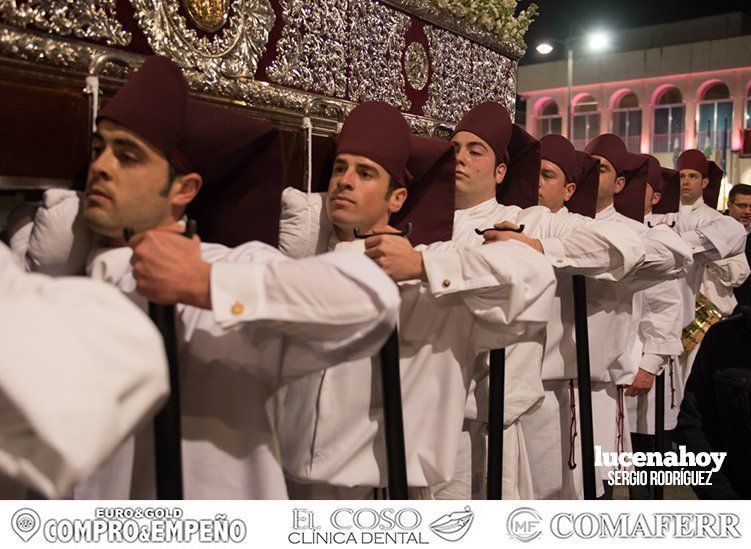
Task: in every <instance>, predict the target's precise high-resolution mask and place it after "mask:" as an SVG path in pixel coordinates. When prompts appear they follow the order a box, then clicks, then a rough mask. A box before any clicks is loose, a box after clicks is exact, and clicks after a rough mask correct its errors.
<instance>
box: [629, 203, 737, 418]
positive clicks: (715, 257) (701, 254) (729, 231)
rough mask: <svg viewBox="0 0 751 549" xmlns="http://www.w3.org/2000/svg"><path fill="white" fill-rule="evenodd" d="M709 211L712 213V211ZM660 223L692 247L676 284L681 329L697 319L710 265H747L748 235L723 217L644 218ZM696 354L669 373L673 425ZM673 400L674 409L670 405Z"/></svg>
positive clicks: (680, 359) (683, 357)
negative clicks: (669, 226) (690, 260)
mask: <svg viewBox="0 0 751 549" xmlns="http://www.w3.org/2000/svg"><path fill="white" fill-rule="evenodd" d="M707 209H710V210H711V208H707ZM661 222H666V223H668V224H674V230H675V231H676V232H677V233H678V234H679V235H681V238H683V239H684V240H685V241H686V242H687V243H688V244H689V246H690V247H691V253H692V254H693V258H694V261H693V263H692V264H691V265H690V266H689V267H688V268H687V269H686V273H685V276H683V277H680V278H679V279H678V280H677V285H678V289H679V291H680V294H681V298H680V301H681V314H680V315H679V318H680V324H681V328H682V327H684V326H686V325H688V324H689V323H690V322H691V321H692V320H693V319H694V315H695V303H696V296H697V293H698V292H699V288H700V285H701V284H702V278H703V275H704V271H705V268H706V266H707V265H708V264H710V262H714V263H717V262H719V261H724V260H728V261H730V262H731V263H736V262H741V261H742V262H744V263H747V262H746V258H745V253H744V250H745V238H746V231H745V229H744V228H743V225H741V224H740V223H738V222H737V221H735V220H734V219H733V218H731V217H729V216H724V215H705V216H701V215H692V214H691V213H688V214H687V213H685V212H683V213H677V214H675V213H671V214H650V215H648V216H646V218H645V223H650V224H651V225H653V226H654V225H656V224H658V223H661ZM697 350H698V346H697V347H696V348H695V349H694V350H693V351H692V352H691V353H685V352H683V351H682V350H681V353H680V354H679V356H678V361H677V364H676V365H674V367H673V370H672V376H671V375H670V374H671V372H670V371H668V372H667V377H666V379H665V387H666V400H665V402H666V405H665V406H666V413H667V415H666V418H667V419H670V422H671V424H672V422H673V419H672V416H673V415H674V414H677V413H678V411H679V409H680V404H681V401H682V400H683V391H684V387H685V383H686V381H687V380H688V375H689V373H690V370H691V363H692V362H693V357H694V356H695V354H696V352H697ZM671 377H672V384H671ZM671 389H672V390H671ZM671 400H672V403H673V404H674V406H672V405H671ZM649 414H651V412H650V411H649V408H648V409H647V419H648V418H649ZM652 415H653V414H652ZM667 419H666V428H669V427H667V425H668V422H667ZM650 421H651V420H650ZM645 428H646V429H647V430H649V426H648V425H645ZM638 432H642V431H638Z"/></svg>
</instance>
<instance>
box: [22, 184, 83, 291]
mask: <svg viewBox="0 0 751 549" xmlns="http://www.w3.org/2000/svg"><path fill="white" fill-rule="evenodd" d="M81 206H82V202H81V196H80V193H77V192H76V191H68V190H63V189H51V190H49V191H46V192H45V193H44V199H43V204H42V206H41V207H39V208H38V209H37V212H36V215H35V217H34V227H33V228H32V230H31V236H30V238H29V247H28V250H27V252H26V268H27V269H28V270H30V271H34V272H39V273H44V274H48V275H52V276H65V275H77V274H83V273H84V271H85V270H86V257H87V256H88V254H89V250H90V249H91V246H92V243H93V239H94V233H93V232H92V231H91V230H90V229H89V228H88V227H87V226H86V224H85V223H84V221H83V219H82V218H81V215H80V209H81Z"/></svg>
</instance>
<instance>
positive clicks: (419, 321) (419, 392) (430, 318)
mask: <svg viewBox="0 0 751 549" xmlns="http://www.w3.org/2000/svg"><path fill="white" fill-rule="evenodd" d="M285 203H286V204H287V205H286V208H287V212H288V213H289V214H290V215H291V214H292V210H293V209H294V207H293V203H296V204H297V206H298V207H299V210H300V212H303V214H304V215H302V214H301V215H299V216H298V218H300V219H303V220H305V219H314V220H316V224H317V226H319V227H322V228H323V229H322V230H321V233H327V234H328V235H329V236H328V238H331V232H330V229H328V228H327V226H326V223H325V221H324V220H322V218H321V204H322V201H321V196H320V195H314V196H312V197H311V204H310V205H309V204H308V203H307V198H306V197H304V195H302V193H298V192H294V193H292V192H289V193H287V194H286V195H285ZM311 206H312V208H313V214H312V215H311V216H310V217H308V214H307V212H308V209H309V207H311ZM284 212H285V207H283V215H282V219H283V223H282V235H286V236H284V237H283V238H282V242H281V244H280V246H281V247H282V249H286V250H288V251H291V253H295V254H300V253H311V251H312V250H316V248H317V251H321V246H322V245H324V244H325V243H326V244H328V241H327V240H326V239H324V238H322V237H321V236H320V235H317V234H316V233H313V235H312V237H311V236H310V233H309V232H308V231H307V230H306V229H307V224H306V223H305V222H303V223H302V225H301V227H302V228H300V229H299V234H300V235H301V238H306V239H308V240H307V246H308V249H307V251H305V248H306V244H304V243H303V244H300V242H299V241H298V239H295V238H294V232H295V231H293V230H287V229H285V227H286V224H285V219H286V217H287V214H285V213H284ZM319 222H320V223H319ZM331 242H332V243H333V244H335V245H336V240H335V239H334V240H333V241H331ZM358 244H359V245H360V246H361V245H362V243H350V244H348V245H347V246H357V245H358ZM499 244H500V245H499ZM338 246H342V244H338ZM311 248H312V249H311ZM324 249H325V248H324ZM417 249H418V250H421V251H422V254H423V262H424V264H425V269H426V272H427V278H428V281H427V283H421V282H419V281H410V282H405V283H400V285H399V286H400V290H401V295H402V309H401V314H400V327H399V335H400V367H401V383H402V395H403V409H404V427H405V445H406V454H407V479H408V483H409V485H410V486H412V487H429V486H435V485H438V484H440V483H442V482H445V481H447V480H449V479H451V477H452V476H453V475H454V472H455V466H456V463H455V462H456V456H457V453H458V452H459V448H460V447H462V444H466V443H467V442H468V441H467V440H464V439H463V438H462V424H463V420H464V412H465V405H466V401H467V393H468V390H469V386H470V380H471V378H472V376H473V375H474V372H475V371H476V368H477V367H478V362H479V363H480V365H482V361H481V360H478V358H479V357H481V356H482V354H483V353H485V352H486V351H488V350H489V349H493V348H499V347H504V346H506V345H508V344H510V343H512V342H514V341H518V340H522V339H529V338H531V337H533V336H534V334H536V333H538V332H539V331H540V330H541V329H542V327H543V324H544V320H543V319H544V318H546V316H547V310H548V309H549V307H550V302H551V299H552V295H553V288H554V277H553V273H552V269H551V268H550V266H549V264H548V262H547V261H546V260H545V258H544V257H543V256H542V255H540V254H538V253H537V252H535V251H534V250H532V249H531V248H529V247H527V246H525V245H522V244H520V243H518V242H509V243H497V244H494V245H491V246H483V247H479V248H477V249H456V248H454V247H453V246H450V245H449V244H447V243H439V244H435V245H431V246H427V247H424V246H420V247H418V248H417ZM509 258H513V261H509ZM374 364H377V359H373V360H370V359H367V360H361V361H358V364H357V368H355V367H353V366H354V365H348V366H347V367H346V368H344V367H342V366H339V367H337V368H332V369H329V370H327V371H326V372H322V373H320V374H318V375H315V376H310V377H308V378H305V379H302V380H300V381H298V382H296V383H294V384H292V385H291V386H290V387H289V389H288V391H287V394H286V400H285V403H284V407H283V409H282V417H281V421H280V427H279V430H280V439H281V441H282V455H283V458H284V463H285V471H286V473H287V475H288V477H289V478H290V479H291V480H292V481H294V482H295V483H322V484H328V485H338V486H342V487H354V486H371V487H376V486H378V487H380V486H385V485H386V481H387V476H386V462H385V449H384V444H383V432H382V430H383V421H382V413H381V408H380V386H379V379H378V376H374V375H373V372H374V371H375V372H377V370H376V369H374V368H373V365H374ZM342 395H347V396H348V397H350V398H347V399H345V398H342ZM512 413H513V411H512ZM517 439H518V437H517ZM300 441H304V444H300ZM509 448H510V449H511V448H513V446H512V445H511V441H510V442H509ZM322 490H323V491H325V489H324V488H322Z"/></svg>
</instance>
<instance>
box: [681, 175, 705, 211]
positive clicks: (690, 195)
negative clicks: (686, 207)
mask: <svg viewBox="0 0 751 549" xmlns="http://www.w3.org/2000/svg"><path fill="white" fill-rule="evenodd" d="M708 184H709V179H707V178H706V177H704V176H703V175H702V174H701V173H700V172H697V171H696V170H681V203H683V204H693V203H694V202H696V201H697V200H699V197H700V196H701V193H702V191H703V190H704V187H706V186H707V185H708Z"/></svg>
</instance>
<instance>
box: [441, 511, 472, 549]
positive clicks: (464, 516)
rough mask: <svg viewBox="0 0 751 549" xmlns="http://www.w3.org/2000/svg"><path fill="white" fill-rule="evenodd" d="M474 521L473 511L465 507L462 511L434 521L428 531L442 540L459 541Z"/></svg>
mask: <svg viewBox="0 0 751 549" xmlns="http://www.w3.org/2000/svg"><path fill="white" fill-rule="evenodd" d="M474 519H475V513H474V511H472V509H470V508H469V506H467V507H465V508H464V511H458V512H456V513H449V514H448V515H443V516H442V517H440V518H438V519H436V520H435V521H434V522H433V523H431V524H430V529H431V530H432V531H433V533H434V534H435V535H436V536H438V537H439V538H441V539H443V540H446V541H459V540H460V539H462V538H463V537H464V535H465V534H466V533H467V532H468V531H469V527H470V526H472V521H473V520H474Z"/></svg>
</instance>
